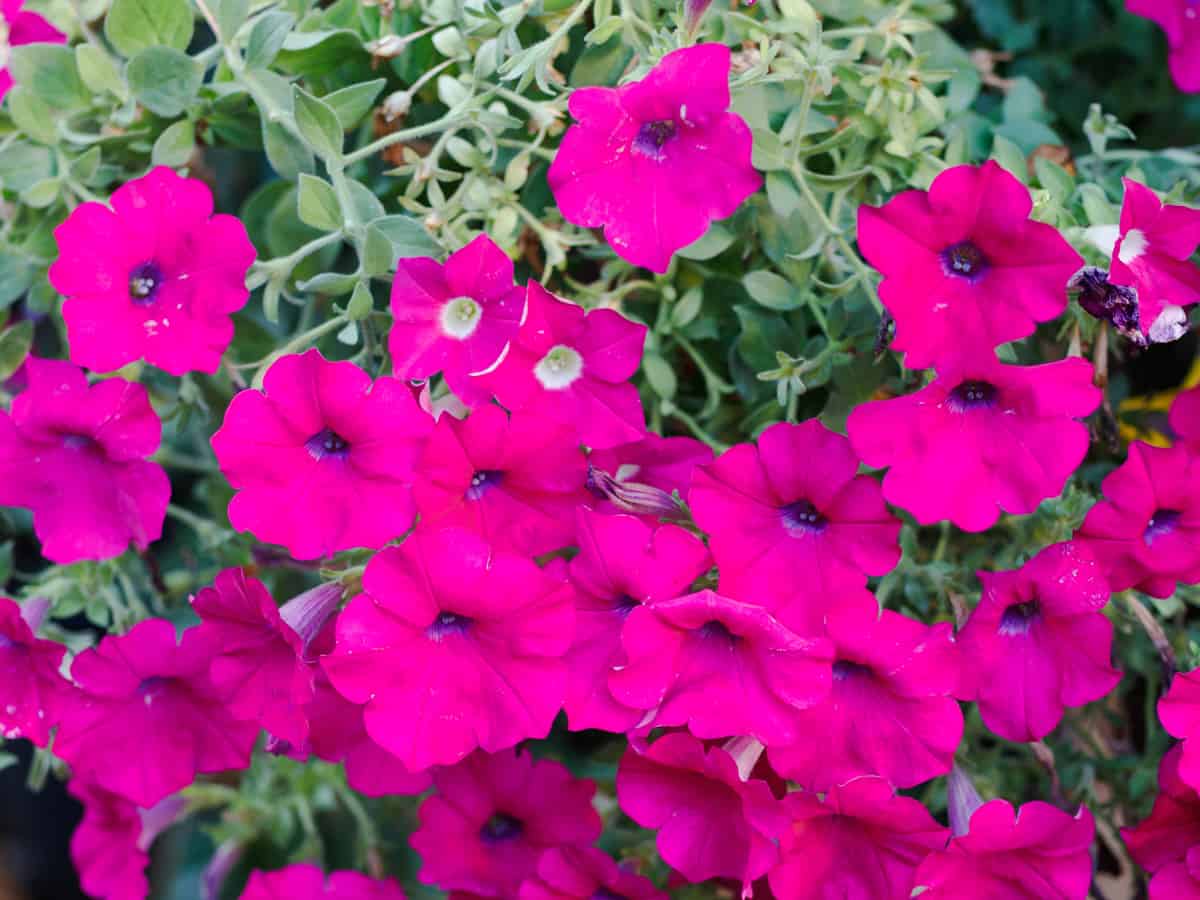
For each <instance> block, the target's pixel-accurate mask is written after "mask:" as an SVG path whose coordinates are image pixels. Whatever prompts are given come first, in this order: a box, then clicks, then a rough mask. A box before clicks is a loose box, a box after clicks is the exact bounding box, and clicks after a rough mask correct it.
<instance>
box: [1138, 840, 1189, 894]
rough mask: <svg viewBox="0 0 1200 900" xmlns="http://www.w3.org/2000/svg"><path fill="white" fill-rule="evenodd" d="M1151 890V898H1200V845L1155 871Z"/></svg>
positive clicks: (1151, 881)
mask: <svg viewBox="0 0 1200 900" xmlns="http://www.w3.org/2000/svg"><path fill="white" fill-rule="evenodd" d="M1149 891H1150V893H1149V896H1150V900H1200V847H1193V848H1192V849H1191V850H1189V851H1188V852H1187V856H1185V857H1184V859H1183V860H1182V861H1181V862H1174V863H1169V864H1168V865H1166V866H1163V867H1162V868H1161V869H1159V870H1158V871H1157V872H1155V873H1154V877H1153V878H1151V879H1150V885H1149Z"/></svg>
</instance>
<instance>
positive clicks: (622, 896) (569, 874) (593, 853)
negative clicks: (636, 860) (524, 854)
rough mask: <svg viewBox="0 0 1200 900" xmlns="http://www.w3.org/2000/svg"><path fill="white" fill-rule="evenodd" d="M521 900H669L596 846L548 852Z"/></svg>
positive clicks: (524, 884) (525, 885) (526, 884)
mask: <svg viewBox="0 0 1200 900" xmlns="http://www.w3.org/2000/svg"><path fill="white" fill-rule="evenodd" d="M517 897H518V898H519V900H597V898H598V900H667V895H666V894H665V893H664V892H663V891H660V890H659V889H658V888H656V887H655V886H654V882H652V881H651V880H650V879H649V878H646V877H644V876H642V875H638V874H637V873H636V872H631V871H629V870H627V869H623V868H621V867H620V866H618V865H617V864H616V863H615V862H613V860H612V857H610V856H609V855H608V854H607V853H604V852H603V851H601V850H597V849H596V848H595V847H561V848H556V849H554V850H547V851H546V852H545V853H543V854H542V858H541V859H540V860H539V861H538V866H537V874H536V875H533V876H531V877H529V878H527V879H525V881H523V882H522V883H521V890H520V892H519V893H518V894H517Z"/></svg>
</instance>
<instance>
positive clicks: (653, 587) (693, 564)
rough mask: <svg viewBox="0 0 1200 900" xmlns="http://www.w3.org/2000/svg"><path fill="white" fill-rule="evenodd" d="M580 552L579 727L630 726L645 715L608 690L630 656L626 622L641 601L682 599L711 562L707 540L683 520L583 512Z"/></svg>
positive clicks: (571, 695) (570, 704)
mask: <svg viewBox="0 0 1200 900" xmlns="http://www.w3.org/2000/svg"><path fill="white" fill-rule="evenodd" d="M576 529H577V532H578V539H577V541H578V544H579V555H577V556H576V557H575V558H574V559H573V560H571V569H570V572H571V583H572V584H573V585H574V586H575V640H574V643H572V644H571V649H570V650H569V651H568V652H567V656H566V661H567V668H568V675H567V698H566V703H565V704H564V707H565V709H566V712H567V722H568V724H569V725H570V727H571V729H572V730H573V731H578V730H581V729H584V728H600V729H603V730H604V731H612V732H622V731H627V730H628V729H630V728H632V727H633V726H634V725H636V724H637V723H638V721H639V720H641V719H642V718H643V715H644V713H643V712H642V710H640V709H634V708H631V707H629V706H626V705H624V704H622V703H620V702H619V701H617V699H616V698H615V697H614V696H613V694H612V692H611V691H610V690H609V688H608V676H609V673H610V672H611V671H612V670H613V667H614V666H616V665H619V664H621V663H622V661H623V653H622V650H621V628H622V626H623V625H624V624H625V622H626V620H627V618H628V617H629V614H630V612H631V611H632V610H634V609H636V608H637V606H638V605H639V604H642V603H651V602H653V601H655V600H660V599H662V600H668V599H671V598H674V597H678V596H679V595H680V594H683V593H685V592H687V591H688V590H690V589H691V586H692V582H693V581H695V580H696V579H697V578H699V577H700V576H701V575H703V574H704V573H705V572H706V571H707V570H708V568H709V566H710V564H711V561H710V559H709V556H708V550H707V549H706V548H705V546H704V544H703V542H701V541H700V539H699V538H697V537H696V536H695V535H693V534H692V533H691V532H689V531H687V530H686V529H683V528H680V527H678V526H676V525H662V526H660V527H658V528H653V527H651V526H650V525H647V524H646V523H645V522H643V521H642V520H641V519H638V518H635V517H633V516H607V515H602V514H600V513H596V512H592V511H590V510H588V511H585V510H580V511H579V513H578V514H577V517H576Z"/></svg>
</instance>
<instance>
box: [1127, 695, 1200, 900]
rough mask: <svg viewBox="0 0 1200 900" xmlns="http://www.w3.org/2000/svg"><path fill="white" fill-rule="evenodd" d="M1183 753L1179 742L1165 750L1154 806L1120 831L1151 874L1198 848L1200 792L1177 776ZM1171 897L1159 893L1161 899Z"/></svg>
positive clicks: (1135, 856) (1183, 859)
mask: <svg viewBox="0 0 1200 900" xmlns="http://www.w3.org/2000/svg"><path fill="white" fill-rule="evenodd" d="M1176 680H1178V676H1177V678H1176ZM1183 752H1184V751H1183V748H1182V747H1181V746H1180V745H1179V744H1176V745H1175V746H1174V747H1172V748H1171V749H1170V750H1168V751H1167V752H1166V755H1165V756H1163V758H1162V762H1160V763H1159V766H1158V796H1157V797H1155V798H1154V809H1153V810H1151V812H1150V815H1149V816H1148V817H1147V818H1145V819H1143V820H1142V821H1141V822H1139V823H1138V825H1137V827H1136V828H1125V829H1122V831H1121V837H1122V838H1123V839H1124V840H1125V844H1126V846H1127V847H1128V848H1129V854H1130V855H1131V856H1132V857H1133V859H1134V861H1135V862H1136V863H1137V864H1138V865H1139V866H1141V867H1142V868H1143V869H1145V870H1146V871H1147V872H1150V873H1152V874H1155V875H1157V873H1159V872H1162V871H1163V870H1165V869H1168V868H1170V867H1172V866H1178V865H1180V864H1184V865H1185V866H1186V862H1187V857H1188V855H1189V854H1190V853H1191V852H1192V851H1193V850H1195V849H1197V848H1200V794H1197V793H1196V789H1195V788H1193V787H1190V786H1189V785H1187V784H1185V783H1184V781H1183V779H1182V778H1181V777H1180V772H1179V767H1180V761H1181V759H1182V757H1183ZM1168 880H1170V876H1168ZM1153 885H1154V882H1153V881H1151V891H1152V894H1151V896H1154V897H1155V898H1156V900H1158V897H1159V896H1160V895H1158V894H1155V893H1153ZM1172 896H1174V895H1172V894H1169V893H1163V894H1161V897H1162V898H1163V900H1169V898H1171V897H1172Z"/></svg>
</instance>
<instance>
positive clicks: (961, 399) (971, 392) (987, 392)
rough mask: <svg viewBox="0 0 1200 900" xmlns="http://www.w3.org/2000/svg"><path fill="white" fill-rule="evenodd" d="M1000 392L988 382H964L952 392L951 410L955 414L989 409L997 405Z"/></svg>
mask: <svg viewBox="0 0 1200 900" xmlns="http://www.w3.org/2000/svg"><path fill="white" fill-rule="evenodd" d="M999 396H1000V392H999V391H998V390H996V386H995V385H994V384H988V383H987V382H986V381H964V382H963V383H962V384H960V385H959V386H958V387H956V388H955V389H954V390H952V391H951V392H950V408H951V409H953V410H954V411H955V412H968V411H970V410H972V409H987V408H989V407H992V406H995V405H996V400H997V399H998V398H999Z"/></svg>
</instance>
